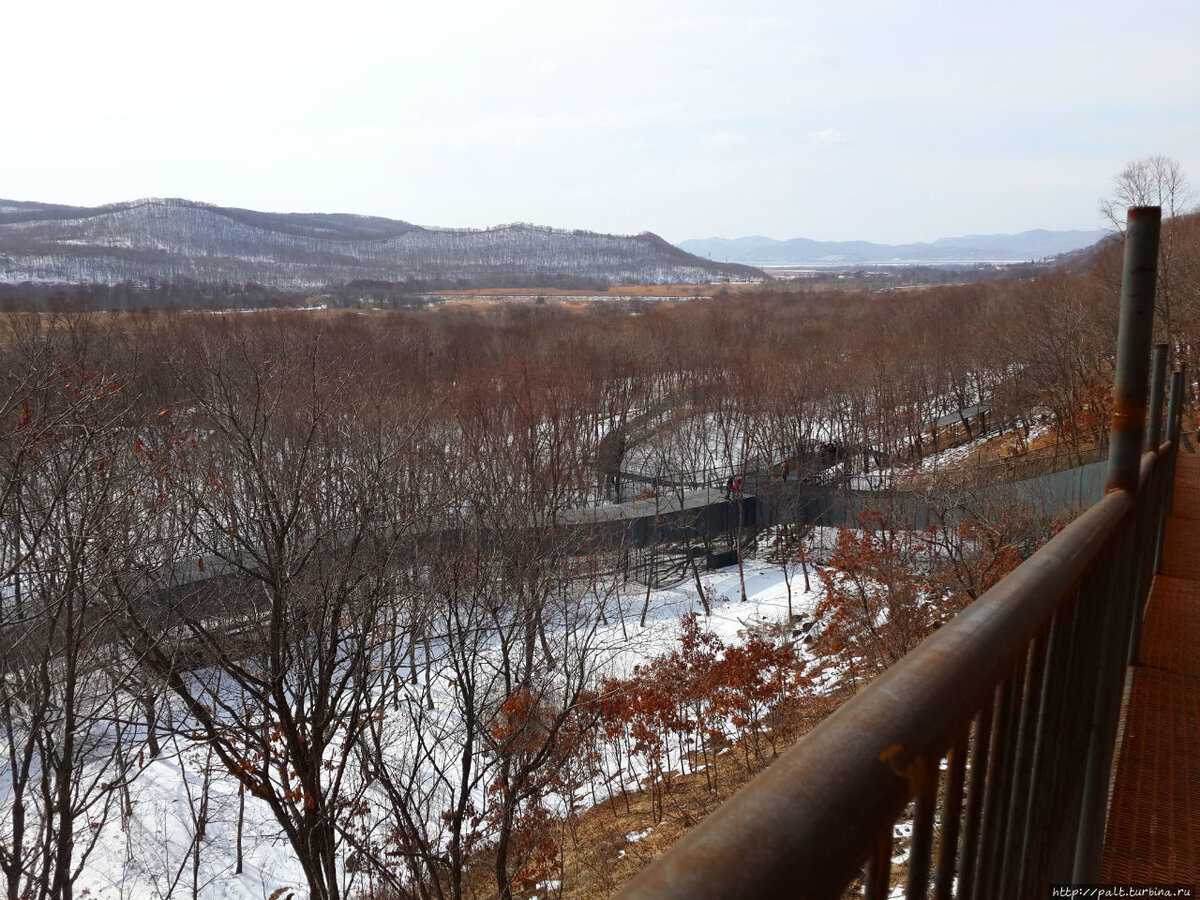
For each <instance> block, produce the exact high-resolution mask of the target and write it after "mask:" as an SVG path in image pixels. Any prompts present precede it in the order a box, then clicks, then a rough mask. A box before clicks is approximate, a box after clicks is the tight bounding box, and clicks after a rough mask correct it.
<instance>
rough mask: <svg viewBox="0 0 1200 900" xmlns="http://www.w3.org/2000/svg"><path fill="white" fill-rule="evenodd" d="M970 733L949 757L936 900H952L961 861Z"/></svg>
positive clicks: (956, 743)
mask: <svg viewBox="0 0 1200 900" xmlns="http://www.w3.org/2000/svg"><path fill="white" fill-rule="evenodd" d="M968 746H969V744H968V742H967V735H966V734H964V735H963V736H962V737H961V738H959V739H958V741H956V742H955V744H954V746H953V747H951V748H950V755H949V757H947V761H948V763H949V771H948V772H947V774H946V790H945V792H944V793H943V794H942V811H941V823H942V829H941V832H942V833H941V835H940V837H939V839H938V852H937V872H936V874H935V875H934V885H933V897H934V900H951V892H952V891H953V889H954V870H955V868H956V866H955V864H956V863H957V862H958V856H959V850H958V835H959V831H960V830H961V826H962V819H963V785H964V783H965V781H966V772H967V747H968Z"/></svg>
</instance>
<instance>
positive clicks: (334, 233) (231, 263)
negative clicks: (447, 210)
mask: <svg viewBox="0 0 1200 900" xmlns="http://www.w3.org/2000/svg"><path fill="white" fill-rule="evenodd" d="M757 274H759V273H757V272H755V271H754V270H752V269H749V268H746V267H744V266H736V265H726V264H720V263H713V262H710V261H708V260H704V259H700V258H698V257H696V256H692V255H691V254H689V253H687V252H685V251H683V250H680V249H679V248H677V247H673V246H672V245H670V244H669V243H667V242H666V241H664V240H663V239H662V238H659V237H658V236H656V235H653V234H649V233H645V234H639V235H633V236H623V235H609V234H596V233H593V232H587V231H562V230H557V229H552V228H542V227H536V226H533V225H525V224H515V225H501V226H498V227H495V228H489V229H485V230H451V229H436V228H424V227H421V226H417V225H412V224H410V223H408V222H402V221H399V220H393V219H383V218H374V217H368V216H353V215H327V214H318V213H313V214H279V213H263V212H256V211H253V210H244V209H229V208H223V207H217V206H210V205H207V204H203V203H195V202H192V201H188V200H139V201H135V202H131V203H117V204H112V205H109V206H101V207H95V208H83V207H71V206H55V205H51V204H43V203H25V202H18V201H9V200H0V282H6V283H9V284H19V283H21V282H26V281H29V282H34V283H42V284H47V283H50V284H54V283H68V284H77V283H107V284H116V283H119V282H123V281H133V282H137V283H149V282H150V281H152V280H153V281H157V282H176V281H180V280H190V281H196V282H202V283H221V282H227V283H231V284H244V283H250V282H253V283H256V284H261V285H264V286H267V287H272V288H280V289H303V288H314V287H320V286H323V285H329V284H343V283H346V282H349V281H355V280H375V281H391V282H401V281H408V280H412V279H421V280H434V279H488V278H497V277H506V276H507V277H511V276H523V277H526V278H529V277H537V276H557V277H562V276H574V277H580V278H592V279H600V280H605V281H610V282H618V283H652V284H654V283H695V282H708V281H713V280H715V279H717V278H720V277H733V278H739V277H752V276H754V275H757Z"/></svg>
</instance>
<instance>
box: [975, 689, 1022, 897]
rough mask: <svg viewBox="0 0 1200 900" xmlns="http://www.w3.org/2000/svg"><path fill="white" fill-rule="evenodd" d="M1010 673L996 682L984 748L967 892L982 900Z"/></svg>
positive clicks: (989, 857) (995, 810) (990, 858)
mask: <svg viewBox="0 0 1200 900" xmlns="http://www.w3.org/2000/svg"><path fill="white" fill-rule="evenodd" d="M1012 679H1013V676H1011V675H1010V676H1009V677H1008V678H1006V679H1004V680H1003V681H1001V682H1000V683H999V684H998V685H996V690H995V692H994V697H995V700H994V703H995V712H994V713H993V717H992V745H991V749H990V750H989V752H988V769H987V789H986V790H985V792H984V795H983V811H982V817H981V819H980V823H979V851H978V853H979V855H978V857H977V858H976V864H975V873H974V884H973V886H972V889H971V890H972V893H971V896H972V898H973V900H983V898H987V897H990V896H991V892H990V885H989V880H990V877H991V873H992V870H993V863H994V858H993V849H992V845H993V843H994V840H993V837H994V835H995V833H996V828H997V826H998V825H999V821H998V820H999V818H1000V809H999V806H1000V804H999V803H998V802H997V798H998V797H999V793H1000V788H1001V782H1002V781H1003V776H1004V771H1003V770H1004V763H1005V760H1004V748H1005V745H1006V744H1007V742H1008V732H1009V714H1010V711H1011V710H1010V707H1011V703H1010V702H1009V701H1010V699H1011V697H1012Z"/></svg>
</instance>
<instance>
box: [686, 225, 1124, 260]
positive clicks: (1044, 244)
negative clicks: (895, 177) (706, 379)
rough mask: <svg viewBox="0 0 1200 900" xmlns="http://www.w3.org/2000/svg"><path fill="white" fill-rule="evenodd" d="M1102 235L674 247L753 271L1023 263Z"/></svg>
mask: <svg viewBox="0 0 1200 900" xmlns="http://www.w3.org/2000/svg"><path fill="white" fill-rule="evenodd" d="M1106 234H1107V232H1104V231H1046V230H1044V229H1035V230H1032V231H1022V232H1021V233H1020V234H968V235H962V236H960V237H947V238H939V239H938V240H936V241H933V242H931V243H915V244H875V243H871V242H870V241H813V240H809V239H808V238H793V239H791V240H787V241H779V240H774V239H773V238H768V237H762V236H754V237H741V238H734V239H728V238H704V239H700V240H687V241H682V242H681V243H680V244H679V245H678V246H679V247H680V248H681V249H683V250H686V251H688V252H689V253H694V254H696V255H697V256H701V257H706V258H711V259H712V260H714V261H728V262H734V263H742V264H744V265H752V266H788V265H792V266H804V265H813V266H837V265H872V264H875V265H887V264H892V265H938V264H942V265H946V264H954V263H958V264H963V263H974V262H988V261H1010V262H1025V261H1030V260H1041V259H1045V258H1047V257H1051V256H1058V255H1059V254H1060V253H1069V252H1071V251H1073V250H1080V249H1083V248H1084V247H1090V246H1091V245H1093V244H1095V243H1096V242H1097V241H1099V240H1101V239H1103V238H1104V237H1105V236H1106Z"/></svg>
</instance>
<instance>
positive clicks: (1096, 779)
mask: <svg viewBox="0 0 1200 900" xmlns="http://www.w3.org/2000/svg"><path fill="white" fill-rule="evenodd" d="M1132 526H1133V521H1132V519H1131V518H1127V519H1125V520H1124V521H1123V522H1122V523H1121V525H1120V526H1119V527H1118V539H1117V542H1116V552H1115V553H1113V554H1112V555H1111V556H1110V557H1109V559H1108V566H1107V568H1108V569H1109V570H1110V573H1111V577H1110V579H1109V585H1110V587H1109V590H1108V591H1106V592H1105V593H1106V597H1105V601H1106V602H1105V604H1104V606H1105V609H1104V610H1103V622H1102V624H1101V625H1100V635H1099V640H1097V642H1096V644H1095V647H1096V653H1097V663H1096V666H1095V669H1096V671H1095V692H1094V694H1093V695H1092V701H1091V703H1092V708H1091V722H1090V728H1089V740H1088V755H1087V766H1086V769H1085V775H1084V784H1083V790H1084V794H1083V800H1082V802H1081V804H1080V818H1079V828H1078V832H1077V840H1076V850H1075V867H1074V872H1073V873H1072V878H1073V880H1075V881H1078V882H1082V883H1085V884H1094V883H1095V880H1096V879H1097V878H1098V877H1099V871H1100V852H1101V849H1102V848H1101V844H1102V842H1103V840H1104V827H1105V820H1106V818H1107V815H1106V810H1107V803H1108V785H1109V780H1110V778H1111V775H1112V773H1111V767H1112V757H1113V735H1114V733H1115V728H1116V717H1117V713H1118V712H1119V706H1120V701H1121V684H1123V682H1124V674H1125V657H1126V652H1127V649H1128V635H1129V621H1130V612H1129V603H1130V600H1131V599H1132V597H1131V594H1132V590H1133V587H1134V572H1133V566H1132V557H1133V549H1134V548H1133V542H1134V539H1135V537H1136V535H1135V534H1134V529H1133V527H1132Z"/></svg>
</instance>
